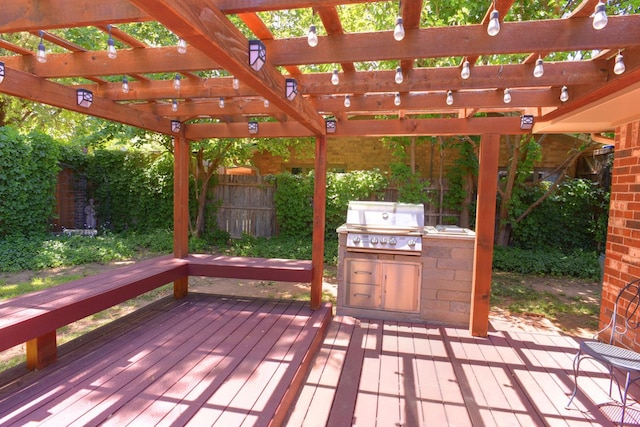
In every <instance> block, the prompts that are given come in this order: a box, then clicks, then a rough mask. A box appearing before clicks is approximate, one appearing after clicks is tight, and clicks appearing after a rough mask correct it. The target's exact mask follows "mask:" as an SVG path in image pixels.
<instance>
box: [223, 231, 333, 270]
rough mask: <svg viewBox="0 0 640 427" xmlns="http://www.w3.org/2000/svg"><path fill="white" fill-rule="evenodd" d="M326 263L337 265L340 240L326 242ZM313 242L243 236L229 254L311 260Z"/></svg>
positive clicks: (234, 243) (229, 250)
mask: <svg viewBox="0 0 640 427" xmlns="http://www.w3.org/2000/svg"><path fill="white" fill-rule="evenodd" d="M324 245H325V246H324V247H325V251H324V262H325V263H327V264H330V265H336V264H337V262H338V240H337V239H328V240H325V242H324ZM312 246H313V245H312V242H311V239H309V238H292V237H290V236H274V237H271V238H267V237H251V236H247V235H245V236H243V237H242V238H241V239H239V240H235V241H233V242H232V244H231V246H230V247H229V249H228V250H227V252H228V253H229V254H231V255H235V256H246V257H258V258H285V259H303V260H309V259H311V252H312Z"/></svg>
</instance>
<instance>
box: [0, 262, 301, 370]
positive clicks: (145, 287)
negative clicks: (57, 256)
mask: <svg viewBox="0 0 640 427" xmlns="http://www.w3.org/2000/svg"><path fill="white" fill-rule="evenodd" d="M188 276H207V277H227V278H238V279H258V280H274V281H289V282H311V277H312V267H311V261H298V260H285V259H265V258H245V257H227V256H211V255H190V256H188V257H187V258H173V257H171V256H165V257H158V258H153V259H150V260H146V261H142V262H139V263H136V264H133V265H129V266H126V267H120V268H115V269H113V270H111V271H107V272H104V273H100V274H97V275H94V276H88V277H84V278H82V279H78V280H74V281H71V282H67V283H64V284H62V285H58V286H55V287H52V288H48V289H45V290H42V291H39V292H34V293H30V294H26V295H21V296H19V297H16V298H12V299H9V300H6V301H2V302H0V351H3V350H6V349H9V348H11V347H13V346H16V345H19V344H22V343H27V344H26V350H27V367H28V368H29V369H41V368H43V367H44V366H46V365H48V364H50V363H52V362H54V361H55V360H56V358H57V344H56V329H58V328H61V327H63V326H66V325H68V324H70V323H73V322H75V321H77V320H80V319H82V318H84V317H87V316H90V315H92V314H95V313H98V312H100V311H102V310H105V309H107V308H109V307H112V306H114V305H116V304H119V303H122V302H125V301H127V300H130V299H132V298H135V297H136V296H138V295H141V294H143V293H145V292H148V291H151V290H153V289H156V288H158V287H160V286H162V285H164V284H167V283H170V282H174V281H176V280H180V279H184V278H186V277H188Z"/></svg>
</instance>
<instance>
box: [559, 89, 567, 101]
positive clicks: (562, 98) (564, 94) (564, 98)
mask: <svg viewBox="0 0 640 427" xmlns="http://www.w3.org/2000/svg"><path fill="white" fill-rule="evenodd" d="M568 100H569V89H567V87H566V86H562V89H561V90H560V101H562V102H567V101H568Z"/></svg>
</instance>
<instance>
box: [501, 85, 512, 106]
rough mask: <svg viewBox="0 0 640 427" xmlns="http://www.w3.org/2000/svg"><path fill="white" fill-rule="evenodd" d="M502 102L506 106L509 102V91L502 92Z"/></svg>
mask: <svg viewBox="0 0 640 427" xmlns="http://www.w3.org/2000/svg"><path fill="white" fill-rule="evenodd" d="M502 100H503V101H504V103H505V104H508V103H510V102H511V90H509V89H505V90H504V96H503V97H502Z"/></svg>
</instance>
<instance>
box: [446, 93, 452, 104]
mask: <svg viewBox="0 0 640 427" xmlns="http://www.w3.org/2000/svg"><path fill="white" fill-rule="evenodd" d="M447 105H453V92H451V91H448V92H447Z"/></svg>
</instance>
